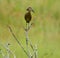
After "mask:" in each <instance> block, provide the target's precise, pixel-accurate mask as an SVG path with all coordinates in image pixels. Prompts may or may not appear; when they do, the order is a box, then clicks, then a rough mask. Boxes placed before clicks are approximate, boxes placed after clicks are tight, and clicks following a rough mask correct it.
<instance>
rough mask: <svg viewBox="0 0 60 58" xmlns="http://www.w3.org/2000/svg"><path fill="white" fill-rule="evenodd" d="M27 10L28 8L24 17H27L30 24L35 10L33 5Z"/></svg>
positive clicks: (27, 22)
mask: <svg viewBox="0 0 60 58" xmlns="http://www.w3.org/2000/svg"><path fill="white" fill-rule="evenodd" d="M26 10H27V13H26V14H25V17H24V18H25V21H26V24H29V23H30V21H31V19H32V15H31V11H32V12H34V10H33V9H32V8H31V7H28V8H27V9H26Z"/></svg>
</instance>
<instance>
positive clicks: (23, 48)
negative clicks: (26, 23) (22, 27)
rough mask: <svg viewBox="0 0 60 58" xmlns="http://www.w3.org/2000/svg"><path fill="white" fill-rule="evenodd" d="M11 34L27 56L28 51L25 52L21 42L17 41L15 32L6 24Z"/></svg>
mask: <svg viewBox="0 0 60 58" xmlns="http://www.w3.org/2000/svg"><path fill="white" fill-rule="evenodd" d="M8 28H9V30H10V32H11V34H12V36H13V37H14V39H15V40H16V41H17V43H18V44H19V46H20V47H21V48H22V49H23V51H24V52H25V54H26V55H27V56H28V53H27V52H26V50H25V49H24V47H23V46H22V44H21V42H19V41H18V39H17V38H16V36H15V34H14V33H13V31H12V29H11V27H10V26H8Z"/></svg>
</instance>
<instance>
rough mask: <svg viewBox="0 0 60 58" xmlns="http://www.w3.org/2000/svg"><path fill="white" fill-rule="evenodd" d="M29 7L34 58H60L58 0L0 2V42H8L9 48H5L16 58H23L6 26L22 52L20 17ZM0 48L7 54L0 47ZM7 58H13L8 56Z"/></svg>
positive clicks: (21, 24) (23, 34)
mask: <svg viewBox="0 0 60 58" xmlns="http://www.w3.org/2000/svg"><path fill="white" fill-rule="evenodd" d="M29 6H31V7H32V8H33V9H34V11H35V13H34V14H33V13H32V16H33V18H32V21H31V22H33V25H32V27H31V29H30V30H29V38H30V40H31V41H32V44H33V45H34V44H37V45H38V58H60V0H29V1H28V0H0V42H2V43H3V44H4V45H5V44H6V43H10V44H11V45H12V46H11V45H10V46H9V48H10V49H11V51H15V52H14V53H15V55H16V57H17V58H27V56H26V54H25V53H24V52H23V51H22V49H21V48H20V47H19V45H18V44H17V42H16V41H15V40H14V37H13V36H12V35H11V33H10V31H9V29H8V27H7V25H9V26H11V28H12V29H13V32H14V34H15V35H16V37H17V38H18V40H19V41H21V43H22V44H23V46H24V48H25V50H26V49H27V48H26V45H25V33H24V28H23V27H25V26H26V23H25V20H24V15H25V13H26V8H27V7H29ZM0 44H1V43H0ZM0 49H2V51H3V53H4V54H6V53H7V52H6V49H4V47H3V46H1V45H0ZM10 57H11V58H13V56H12V55H10ZM0 58H2V55H1V53H0Z"/></svg>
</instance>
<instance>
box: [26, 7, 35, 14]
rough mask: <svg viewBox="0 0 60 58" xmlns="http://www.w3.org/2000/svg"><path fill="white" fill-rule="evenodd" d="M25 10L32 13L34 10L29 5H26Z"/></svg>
mask: <svg viewBox="0 0 60 58" xmlns="http://www.w3.org/2000/svg"><path fill="white" fill-rule="evenodd" d="M26 10H27V11H29V12H31V11H32V12H33V13H34V10H33V9H32V8H31V7H28V8H27V9H26Z"/></svg>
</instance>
